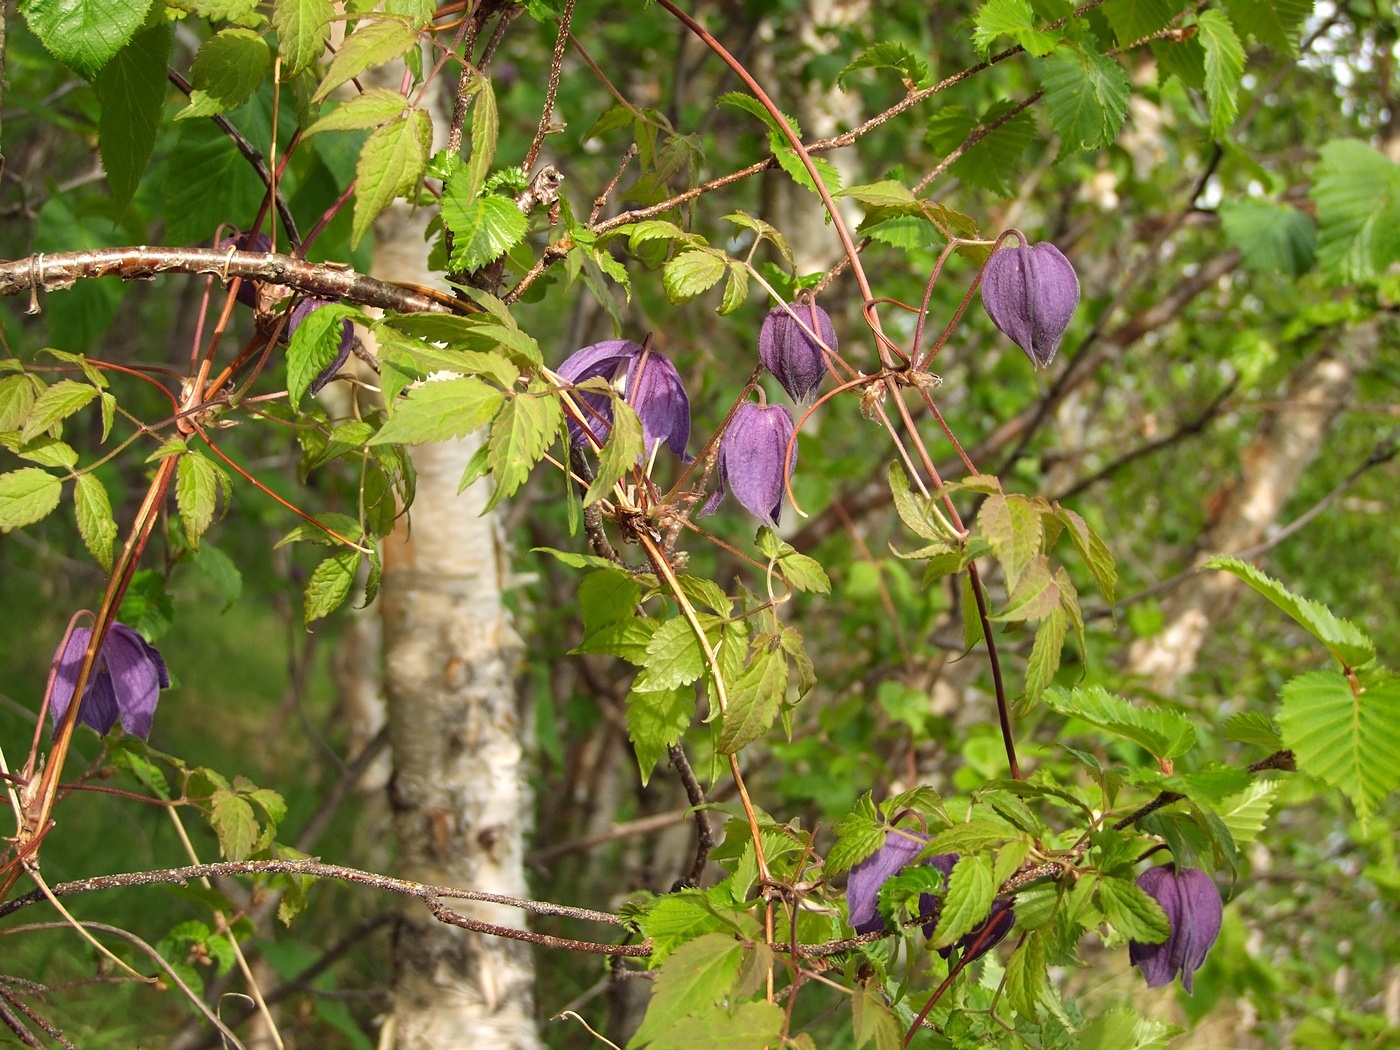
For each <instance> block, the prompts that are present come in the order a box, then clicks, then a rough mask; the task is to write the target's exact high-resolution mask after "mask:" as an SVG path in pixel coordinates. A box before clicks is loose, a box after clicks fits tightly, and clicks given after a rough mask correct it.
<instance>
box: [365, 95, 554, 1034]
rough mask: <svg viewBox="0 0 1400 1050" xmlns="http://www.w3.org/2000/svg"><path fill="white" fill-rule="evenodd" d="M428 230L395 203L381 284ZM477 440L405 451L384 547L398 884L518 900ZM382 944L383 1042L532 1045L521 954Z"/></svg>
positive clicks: (500, 913)
mask: <svg viewBox="0 0 1400 1050" xmlns="http://www.w3.org/2000/svg"><path fill="white" fill-rule="evenodd" d="M437 111H438V112H439V113H441V112H442V107H438V110H437ZM440 123H441V124H442V125H443V126H444V127H445V123H446V122H445V120H443V121H441V122H440ZM426 218H427V216H426V213H423V212H418V213H412V212H410V211H409V210H408V209H407V208H402V207H400V208H395V209H393V210H391V212H389V213H386V215H385V216H384V217H383V218H382V219H381V221H380V222H379V223H377V224H376V245H377V247H376V253H375V267H374V268H375V273H376V274H377V275H378V276H380V277H382V278H386V279H390V280H399V281H410V282H415V283H420V284H429V285H430V284H432V283H434V280H435V278H434V277H433V276H432V275H430V274H429V273H428V272H427V266H426V263H427V245H426V243H425V241H424V237H423V231H424V225H425V222H426ZM478 443H479V438H478V437H475V436H473V437H468V438H467V439H464V440H461V441H451V442H442V443H440V444H433V445H424V446H421V447H418V448H415V449H413V450H412V453H413V462H414V466H415V467H416V468H417V471H418V490H417V498H416V500H415V502H414V504H413V508H412V511H411V518H410V519H405V520H402V521H401V522H400V525H399V528H398V529H397V530H396V531H395V533H394V534H393V535H392V536H391V537H389V539H388V540H386V541H385V544H384V579H383V589H382V592H381V595H380V598H379V601H380V605H381V609H382V616H383V626H384V662H385V692H386V695H387V697H388V715H389V734H390V748H391V753H392V756H393V763H394V772H393V776H392V779H391V781H390V784H389V803H390V806H391V807H392V809H393V812H394V826H395V829H396V832H397V838H398V846H399V863H398V867H399V870H400V872H401V874H403V875H404V876H405V877H407V878H410V879H415V880H417V881H420V882H432V883H439V884H450V885H456V886H462V887H469V888H471V889H478V890H487V891H490V892H494V893H501V894H508V895H512V896H526V886H525V874H524V868H523V863H522V859H523V842H524V836H525V831H526V829H527V826H528V823H529V817H530V802H531V799H530V794H529V791H528V788H527V783H526V779H525V775H524V774H525V771H524V767H523V759H524V747H523V744H522V722H521V718H520V709H519V701H518V694H517V689H516V674H517V668H518V665H519V662H520V659H521V656H522V652H523V647H522V645H521V642H520V639H519V638H518V637H517V635H516V633H515V631H514V630H513V628H512V625H511V618H510V614H509V611H508V610H507V608H506V606H505V604H504V602H503V599H502V586H503V583H504V580H505V572H504V564H503V561H504V549H503V547H504V545H503V542H502V536H501V530H500V525H499V522H498V520H497V517H496V515H495V514H486V515H483V514H482V509H483V507H484V506H485V504H486V500H487V498H488V496H489V492H490V490H489V487H488V484H489V483H487V482H478V483H477V484H475V485H473V486H471V487H470V488H468V489H467V490H466V491H465V492H463V493H461V494H458V492H457V486H458V482H459V481H460V480H461V477H462V472H463V470H464V469H465V467H466V465H467V461H468V460H469V459H470V458H471V456H472V453H473V452H474V451H475V450H476V448H477V446H478ZM456 906H457V905H454V907H456ZM461 909H462V910H463V911H465V912H466V913H467V914H470V915H472V916H474V917H478V918H481V919H484V920H486V921H488V922H493V923H499V924H504V925H512V926H517V927H522V928H523V927H524V925H525V922H524V915H523V913H521V912H520V911H519V910H517V909H514V908H506V907H502V906H499V905H491V904H469V903H467V902H462V903H461ZM394 946H395V962H396V966H397V975H396V979H395V986H394V1013H393V1017H392V1019H391V1020H390V1022H389V1024H390V1026H391V1031H389V1032H386V1033H385V1034H386V1036H388V1038H385V1039H382V1040H381V1045H382V1046H393V1047H397V1048H399V1050H459V1048H460V1050H468V1048H471V1050H475V1048H480V1047H488V1048H490V1050H533V1048H535V1047H538V1046H540V1045H541V1043H540V1040H539V1035H538V1031H537V1028H536V1024H535V1011H534V968H533V961H532V959H531V956H530V948H529V946H527V945H525V944H522V943H520V942H517V941H503V940H496V939H491V938H485V937H482V936H480V935H478V934H475V933H471V932H468V931H466V930H462V929H458V928H455V927H450V926H445V925H443V924H441V923H438V922H436V921H434V920H433V919H432V917H431V916H429V915H427V914H426V912H425V911H424V910H423V909H422V908H410V909H407V910H406V911H405V913H404V916H403V917H402V919H401V920H400V923H399V926H398V929H397V932H396V936H395V941H394Z"/></svg>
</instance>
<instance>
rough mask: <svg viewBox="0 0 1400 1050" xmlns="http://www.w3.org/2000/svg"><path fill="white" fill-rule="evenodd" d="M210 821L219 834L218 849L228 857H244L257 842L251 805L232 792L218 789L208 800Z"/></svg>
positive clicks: (245, 857)
mask: <svg viewBox="0 0 1400 1050" xmlns="http://www.w3.org/2000/svg"><path fill="white" fill-rule="evenodd" d="M209 805H210V813H209V824H210V826H211V827H212V828H213V829H214V833H215V834H216V835H217V836H218V837H219V851H220V852H221V853H223V855H224V856H225V857H227V858H228V859H229V860H247V859H248V854H249V853H251V852H252V850H253V844H254V843H255V842H257V841H258V818H257V817H255V816H254V815H253V807H252V806H250V805H248V803H247V801H246V800H244V799H242V798H239V797H238V796H237V795H235V794H234V793H233V792H232V791H227V790H225V789H222V788H221V789H219V790H218V791H215V792H214V797H213V798H212V799H210V803H209Z"/></svg>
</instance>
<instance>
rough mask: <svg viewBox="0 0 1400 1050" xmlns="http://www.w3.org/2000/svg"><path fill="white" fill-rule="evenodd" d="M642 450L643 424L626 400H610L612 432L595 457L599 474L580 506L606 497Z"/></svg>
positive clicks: (632, 465) (633, 465) (590, 504)
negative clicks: (611, 402)
mask: <svg viewBox="0 0 1400 1050" xmlns="http://www.w3.org/2000/svg"><path fill="white" fill-rule="evenodd" d="M644 451H645V446H644V445H643V444H642V421H641V420H640V419H639V418H637V413H636V412H634V411H633V410H632V406H631V405H629V404H627V402H626V401H624V400H622V399H621V398H613V406H612V429H611V431H610V432H609V433H608V440H607V443H606V444H604V445H603V450H602V451H601V452H600V453H599V454H598V473H597V475H596V476H595V477H594V479H593V484H591V485H589V486H588V492H587V493H585V494H584V497H583V505H584V506H585V507H590V506H592V505H593V504H594V503H596V502H598V500H600V499H602V498H603V497H605V496H607V495H609V494H610V493H611V492H612V488H613V486H614V485H615V484H617V483H618V482H619V481H621V480H622V478H623V475H625V474H626V473H627V472H628V471H629V470H631V469H632V468H634V467H635V466H636V465H637V461H638V460H639V459H640V458H641V457H642V454H643V452H644Z"/></svg>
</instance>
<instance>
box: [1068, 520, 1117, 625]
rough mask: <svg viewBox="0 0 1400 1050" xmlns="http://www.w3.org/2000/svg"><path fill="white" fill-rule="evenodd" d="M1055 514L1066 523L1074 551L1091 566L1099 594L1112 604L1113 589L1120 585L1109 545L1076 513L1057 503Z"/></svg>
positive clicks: (1090, 570)
mask: <svg viewBox="0 0 1400 1050" xmlns="http://www.w3.org/2000/svg"><path fill="white" fill-rule="evenodd" d="M1055 513H1056V515H1057V516H1058V517H1059V518H1060V520H1061V521H1063V522H1064V523H1065V526H1066V531H1067V532H1068V533H1069V538H1070V540H1071V541H1072V542H1073V543H1074V549H1075V550H1077V551H1078V552H1079V556H1080V557H1081V558H1083V559H1084V563H1085V564H1086V565H1088V566H1089V572H1090V573H1092V574H1093V577H1094V582H1095V583H1096V584H1098V587H1099V593H1101V594H1102V595H1103V596H1104V597H1105V598H1106V599H1108V601H1109V602H1112V601H1113V589H1114V586H1115V585H1116V584H1117V583H1118V570H1117V568H1116V567H1115V566H1114V563H1113V554H1112V552H1111V551H1109V549H1108V544H1106V543H1104V541H1103V537H1102V536H1100V535H1099V534H1098V533H1097V532H1095V531H1094V530H1093V529H1092V528H1090V527H1089V523H1088V522H1086V521H1085V520H1084V519H1083V518H1081V517H1080V516H1079V515H1078V514H1076V513H1075V512H1074V511H1072V510H1069V509H1068V508H1066V507H1062V506H1060V505H1059V504H1058V503H1056V504H1055Z"/></svg>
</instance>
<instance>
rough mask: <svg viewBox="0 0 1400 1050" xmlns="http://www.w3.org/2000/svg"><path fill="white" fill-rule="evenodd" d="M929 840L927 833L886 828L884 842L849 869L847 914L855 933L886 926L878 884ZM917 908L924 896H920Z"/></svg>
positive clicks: (898, 870)
mask: <svg viewBox="0 0 1400 1050" xmlns="http://www.w3.org/2000/svg"><path fill="white" fill-rule="evenodd" d="M927 842H928V836H927V835H920V834H918V833H917V832H913V831H887V832H886V833H885V844H884V845H883V846H881V847H880V848H879V849H878V850H876V851H875V852H874V853H872V854H871V855H870V856H868V857H866V858H865V859H864V860H863V861H861V862H860V863H859V864H857V865H856V866H855V867H854V868H852V869H851V875H850V878H849V879H848V880H847V881H846V915H847V919H848V921H849V922H850V924H851V928H852V929H854V930H855V931H856V933H874V932H875V931H876V930H883V929H884V928H885V920H884V919H883V918H882V917H881V916H880V909H879V907H878V900H879V897H880V887H881V886H883V885H884V884H885V883H886V882H888V881H889V880H890V879H892V878H894V876H896V875H898V874H899V873H900V872H901V871H903V870H904V866H905V865H906V864H908V863H909V862H910V861H911V860H913V859H914V857H915V856H916V855H917V854H918V852H919V850H921V849H923V848H924V845H925V843H927ZM919 906H920V908H921V909H922V907H923V898H920V905H919Z"/></svg>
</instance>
